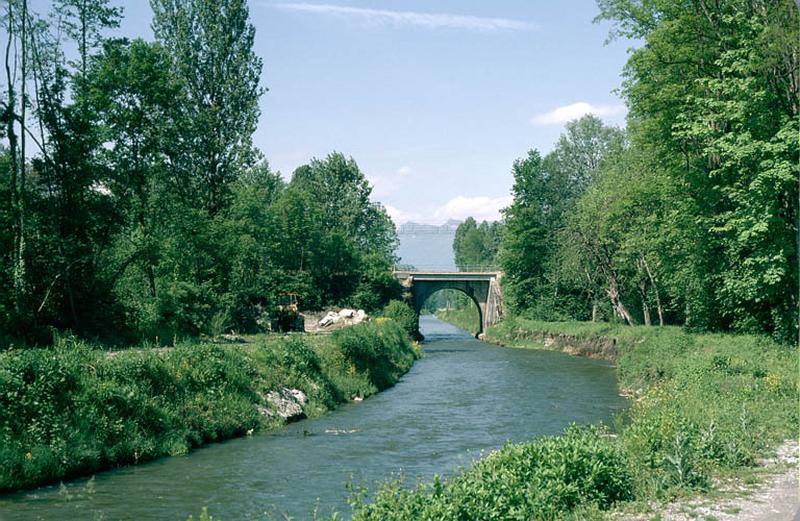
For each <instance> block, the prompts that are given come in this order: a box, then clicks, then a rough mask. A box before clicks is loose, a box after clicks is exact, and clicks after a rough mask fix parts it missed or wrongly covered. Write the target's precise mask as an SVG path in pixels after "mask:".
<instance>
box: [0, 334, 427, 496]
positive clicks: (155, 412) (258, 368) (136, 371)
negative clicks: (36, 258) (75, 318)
mask: <svg viewBox="0 0 800 521" xmlns="http://www.w3.org/2000/svg"><path fill="white" fill-rule="evenodd" d="M415 357H416V353H415V351H414V349H413V347H412V345H411V343H410V341H409V339H408V337H407V336H406V335H405V334H404V333H403V331H402V330H401V329H400V327H399V326H398V325H397V324H395V323H394V322H391V321H389V322H385V323H382V324H370V325H359V326H354V327H352V328H347V329H345V330H342V331H340V332H339V333H337V334H336V335H334V336H333V338H331V337H313V338H311V337H303V336H299V335H293V336H289V337H286V338H284V337H272V336H262V337H257V338H256V340H255V343H253V344H239V345H235V346H229V345H215V344H196V343H189V344H179V345H177V346H176V347H174V348H159V349H132V350H129V351H118V352H112V353H109V352H107V351H102V350H97V349H93V348H91V347H90V346H89V345H87V344H85V343H83V342H81V341H78V340H76V339H75V338H73V337H70V336H68V337H59V338H57V339H56V342H55V345H54V346H53V347H51V348H46V349H21V350H10V351H7V352H4V353H1V354H0V490H12V489H16V488H24V487H30V486H34V485H38V484H42V483H47V482H52V481H57V480H61V479H68V478H71V477H76V476H79V475H85V474H89V473H92V472H95V471H97V470H101V469H105V468H110V467H114V466H118V465H124V464H129V463H137V462H140V461H146V460H151V459H154V458H157V457H161V456H165V455H175V454H184V453H186V452H187V451H189V450H191V449H192V448H194V447H197V446H199V445H202V444H204V443H208V442H213V441H219V440H224V439H228V438H231V437H234V436H240V435H243V434H244V433H245V432H247V431H250V430H255V429H259V428H264V427H269V426H271V425H274V424H275V420H272V419H269V418H267V417H265V416H263V415H261V414H259V407H262V408H263V407H268V406H269V404H268V403H266V402H265V396H266V394H267V393H268V392H270V391H273V390H277V389H281V388H284V387H289V388H296V389H300V390H301V391H303V392H304V393H305V394H306V395H307V396H308V400H309V402H308V404H307V405H306V408H305V413H306V415H309V416H314V415H317V414H320V413H322V412H324V411H326V410H329V409H332V408H334V407H336V405H337V404H338V403H341V402H343V401H346V400H349V399H352V398H354V397H356V396H361V397H365V396H369V395H371V394H374V393H375V392H377V390H378V389H383V388H386V387H388V386H390V385H393V384H394V383H395V382H396V381H397V380H398V379H399V377H400V376H401V375H402V374H403V373H405V372H406V371H407V370H408V369H409V368H410V367H411V364H412V363H413V361H414V359H415Z"/></svg>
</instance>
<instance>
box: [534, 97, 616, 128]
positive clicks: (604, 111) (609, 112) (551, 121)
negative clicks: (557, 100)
mask: <svg viewBox="0 0 800 521" xmlns="http://www.w3.org/2000/svg"><path fill="white" fill-rule="evenodd" d="M624 113H625V105H621V104H617V105H592V104H591V103H586V102H585V101H579V102H577V103H573V104H572V105H565V106H563V107H558V108H556V109H555V110H551V111H550V112H545V113H544V114H539V115H538V116H536V117H534V118H533V123H535V124H537V125H560V124H563V123H566V122H567V121H572V120H573V119H578V118H580V117H581V116H584V115H586V114H594V115H595V116H616V115H618V114H624Z"/></svg>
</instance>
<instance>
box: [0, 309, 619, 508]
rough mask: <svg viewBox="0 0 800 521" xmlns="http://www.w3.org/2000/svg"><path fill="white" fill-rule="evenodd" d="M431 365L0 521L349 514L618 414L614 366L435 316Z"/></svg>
mask: <svg viewBox="0 0 800 521" xmlns="http://www.w3.org/2000/svg"><path fill="white" fill-rule="evenodd" d="M421 326H422V329H423V333H424V334H425V337H426V339H427V341H426V343H425V346H424V347H425V353H426V356H425V357H424V358H423V359H421V360H419V361H418V362H416V364H415V365H414V367H413V368H412V370H411V371H410V372H409V373H408V374H407V375H406V376H405V377H404V378H403V379H402V380H401V381H400V383H398V384H397V385H396V386H395V387H394V388H392V389H389V390H387V391H385V392H383V393H381V394H379V395H377V396H374V397H372V398H370V399H368V400H365V401H364V402H361V403H354V404H350V405H346V406H344V407H342V408H341V409H339V410H337V411H335V412H333V413H331V414H329V415H327V416H325V417H323V418H319V419H316V420H308V421H302V422H299V423H295V424H292V425H289V426H287V427H285V428H283V429H281V430H279V431H275V432H272V433H265V434H262V435H256V436H253V437H250V438H244V439H238V440H232V441H229V442H226V443H219V444H216V445H212V446H209V447H207V448H204V449H201V450H198V451H195V452H193V453H191V454H190V455H188V456H184V457H173V458H164V459H162V460H159V461H156V462H153V463H149V464H144V465H139V466H135V467H127V468H122V469H119V470H113V471H109V472H104V473H100V474H98V475H97V476H96V477H95V479H94V480H93V482H92V483H89V482H88V481H87V480H86V479H83V480H79V481H76V482H72V483H70V484H69V485H67V486H66V488H65V489H63V488H62V489H61V490H59V487H45V488H41V489H38V490H34V491H29V492H24V493H19V494H14V495H10V496H0V521H16V520H31V519H47V520H65V521H66V520H77V519H80V520H84V519H104V520H109V521H111V520H150V519H164V520H176V521H184V520H185V519H186V517H187V516H188V515H189V514H194V515H195V517H196V516H197V514H198V513H199V511H200V509H201V508H202V507H203V506H208V507H209V511H210V513H211V514H212V515H214V516H215V519H220V520H221V521H232V520H239V519H284V517H283V514H288V515H291V516H294V517H295V518H298V519H308V518H310V517H311V511H312V509H313V508H314V505H315V504H318V505H319V511H320V513H323V514H328V513H330V512H331V511H332V510H338V511H342V512H347V511H348V507H347V504H346V499H347V495H348V492H347V490H346V485H347V483H348V482H351V481H352V482H353V483H355V484H367V485H371V484H373V483H375V482H376V481H377V480H382V479H384V478H386V477H389V476H390V475H391V473H398V472H402V473H403V474H404V475H405V476H406V478H407V479H408V480H409V481H410V482H411V483H413V482H414V481H415V480H416V479H417V478H420V479H429V478H430V477H431V476H432V475H433V474H435V473H448V472H452V471H453V470H455V469H457V468H458V467H459V466H461V465H467V464H469V463H470V462H471V461H472V459H473V458H474V457H477V456H479V455H480V452H481V451H485V450H490V449H493V448H497V447H499V446H501V445H502V444H503V443H504V442H506V441H507V440H512V441H524V440H529V439H531V438H534V437H536V436H541V435H545V434H555V433H559V432H560V431H562V430H563V428H564V427H565V426H566V425H568V424H569V423H571V422H578V423H592V422H597V421H601V420H602V421H606V422H608V421H610V420H611V419H612V417H613V415H614V413H615V412H616V411H617V410H619V409H620V408H622V407H624V405H625V404H624V401H623V399H622V398H620V397H619V395H618V389H617V384H616V381H615V379H614V373H613V368H612V367H611V366H610V365H609V364H607V363H605V362H601V361H596V360H589V359H583V358H575V357H570V356H568V355H564V354H561V353H552V352H546V351H530V350H521V349H520V350H515V349H507V348H500V347H494V346H490V345H487V344H484V343H481V342H478V341H477V340H474V339H473V338H471V337H470V336H469V335H468V334H466V333H464V332H462V331H460V330H458V329H456V328H454V327H452V326H450V325H449V324H445V323H443V322H440V321H438V320H436V319H434V318H433V317H423V318H422V321H421Z"/></svg>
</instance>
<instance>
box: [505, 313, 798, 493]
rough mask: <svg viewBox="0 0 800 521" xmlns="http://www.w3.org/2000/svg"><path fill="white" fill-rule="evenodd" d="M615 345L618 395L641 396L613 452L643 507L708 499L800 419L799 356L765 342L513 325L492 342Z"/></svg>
mask: <svg viewBox="0 0 800 521" xmlns="http://www.w3.org/2000/svg"><path fill="white" fill-rule="evenodd" d="M542 334H548V335H551V336H556V337H557V338H559V339H560V340H559V342H560V343H556V344H555V346H556V347H558V346H570V347H571V348H574V347H576V346H587V345H592V344H597V343H599V342H600V341H601V340H602V341H605V342H608V341H613V344H614V346H615V350H613V351H606V352H604V353H612V354H611V355H610V356H611V359H612V360H613V361H615V362H616V363H617V372H618V375H619V380H620V385H621V387H623V388H625V389H627V390H629V391H630V392H631V393H633V394H634V396H636V397H637V399H636V401H635V402H634V403H633V404H632V407H631V409H630V411H629V412H628V415H627V416H628V418H627V419H626V421H624V422H623V423H622V424H621V425H620V434H619V443H620V445H621V447H622V448H623V449H624V451H625V454H627V458H628V460H629V465H630V469H631V470H630V472H631V474H632V475H633V476H634V483H635V487H634V492H635V496H636V497H637V498H639V499H644V500H650V499H664V498H669V497H671V496H673V495H676V494H680V493H683V492H685V491H687V490H693V489H694V490H698V489H699V490H704V489H706V488H707V487H708V486H709V483H710V480H711V478H712V477H713V476H714V475H715V473H718V472H721V471H724V472H727V473H730V472H736V471H737V470H740V469H743V468H747V467H749V466H752V465H754V464H755V462H756V460H757V459H758V458H759V457H761V456H763V455H764V454H765V453H767V452H768V451H769V449H770V448H771V447H774V446H775V445H776V444H777V443H780V442H781V441H783V440H784V439H786V438H789V437H792V436H794V433H795V429H796V425H797V422H798V420H800V418H798V411H797V408H796V407H795V402H796V399H797V392H798V375H797V372H796V370H795V369H796V360H797V350H796V349H794V348H788V347H786V346H782V345H780V344H776V343H775V342H773V341H771V340H769V339H768V338H765V337H763V336H762V337H758V336H747V335H722V334H703V335H699V334H693V333H688V332H686V331H684V330H682V329H680V328H676V327H665V328H657V329H656V328H647V327H641V326H640V327H625V326H621V325H614V324H603V323H590V322H584V323H581V322H563V323H547V322H535V321H531V320H526V319H521V318H513V319H512V320H505V321H504V322H503V323H501V324H500V325H499V326H497V327H493V328H491V329H490V330H489V338H490V339H495V340H497V341H500V342H503V343H505V344H511V345H515V346H520V347H528V346H533V347H536V346H540V345H541V344H540V342H541V339H542V336H541V335H542Z"/></svg>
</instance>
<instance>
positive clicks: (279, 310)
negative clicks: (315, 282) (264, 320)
mask: <svg viewBox="0 0 800 521" xmlns="http://www.w3.org/2000/svg"><path fill="white" fill-rule="evenodd" d="M270 329H271V330H272V331H280V332H282V333H288V332H289V331H303V330H304V329H305V321H304V320H303V315H301V314H300V311H299V310H298V307H297V294H296V293H284V294H283V295H281V296H280V297H278V305H277V306H276V307H275V313H274V314H273V316H272V320H271V321H270Z"/></svg>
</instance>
